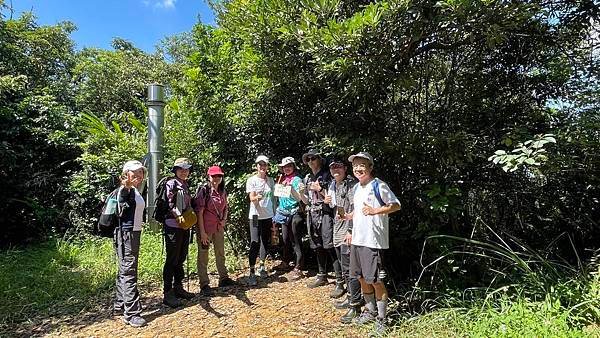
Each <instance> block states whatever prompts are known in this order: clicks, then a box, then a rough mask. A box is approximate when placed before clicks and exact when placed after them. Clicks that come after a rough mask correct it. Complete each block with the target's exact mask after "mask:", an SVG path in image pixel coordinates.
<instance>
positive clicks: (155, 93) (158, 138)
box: [146, 83, 165, 231]
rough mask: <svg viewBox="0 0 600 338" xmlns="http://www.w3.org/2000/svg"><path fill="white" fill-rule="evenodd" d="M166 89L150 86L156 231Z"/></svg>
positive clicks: (150, 178) (150, 148)
mask: <svg viewBox="0 0 600 338" xmlns="http://www.w3.org/2000/svg"><path fill="white" fill-rule="evenodd" d="M164 100H165V87H164V86H163V85H160V84H156V83H153V84H151V85H148V102H147V105H148V153H149V154H150V165H149V166H148V198H147V199H146V203H147V207H148V209H147V210H148V220H149V221H150V227H151V228H152V230H154V231H158V230H160V224H159V223H158V222H157V221H156V220H155V219H153V218H152V215H153V214H154V200H155V197H156V185H157V184H158V182H159V181H160V173H161V171H162V168H163V160H164V155H163V144H164V141H163V132H162V127H163V125H164V121H165V115H164V108H165V101H164Z"/></svg>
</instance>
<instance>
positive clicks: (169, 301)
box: [163, 289, 183, 309]
mask: <svg viewBox="0 0 600 338" xmlns="http://www.w3.org/2000/svg"><path fill="white" fill-rule="evenodd" d="M163 304H165V305H167V306H168V307H170V308H173V309H174V308H176V307H180V306H182V305H183V303H182V302H181V301H180V300H179V299H177V297H176V296H175V291H174V290H173V289H171V290H169V291H167V293H165V295H164V297H163Z"/></svg>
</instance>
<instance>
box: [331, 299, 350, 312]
mask: <svg viewBox="0 0 600 338" xmlns="http://www.w3.org/2000/svg"><path fill="white" fill-rule="evenodd" d="M333 307H335V308H336V309H338V310H341V309H347V308H349V307H350V301H349V300H348V297H346V299H344V300H343V301H341V302H335V303H334V304H333Z"/></svg>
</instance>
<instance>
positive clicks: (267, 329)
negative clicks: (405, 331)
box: [50, 273, 362, 337]
mask: <svg viewBox="0 0 600 338" xmlns="http://www.w3.org/2000/svg"><path fill="white" fill-rule="evenodd" d="M234 277H235V278H234V279H238V280H239V282H240V285H239V286H234V287H230V288H224V289H221V288H220V289H214V290H215V291H216V292H215V295H214V296H212V297H210V298H205V297H201V296H196V298H194V299H192V300H190V301H186V302H185V305H184V307H182V308H179V309H175V310H173V309H170V308H167V307H166V306H164V305H162V292H161V290H160V289H158V286H156V287H155V288H154V289H152V290H142V301H143V305H144V313H143V315H144V317H145V318H146V319H147V320H148V325H147V326H145V327H143V328H132V327H130V326H128V325H125V324H123V323H122V322H121V316H109V315H100V314H97V316H95V317H96V321H88V322H87V323H79V324H75V323H64V324H62V325H61V326H60V327H59V329H57V330H54V331H53V332H51V333H50V336H69V337H73V336H76V337H129V336H142V337H157V336H158V337H173V336H179V337H198V336H202V337H281V336H285V337H291V336H300V337H306V336H315V337H332V336H336V337H339V336H349V337H358V336H362V334H361V333H360V331H359V330H358V328H356V327H353V326H348V325H343V324H341V323H340V321H339V318H340V316H342V315H343V314H344V310H336V309H335V308H334V307H333V301H332V300H331V299H330V298H329V292H330V291H331V290H332V289H333V284H330V285H328V286H324V287H320V288H316V289H308V288H307V287H306V282H307V281H308V279H307V278H304V279H301V280H298V281H293V282H289V281H287V279H286V278H285V275H278V274H276V273H273V274H272V275H271V276H270V277H269V278H267V279H265V280H260V279H259V285H258V286H256V287H252V288H251V287H247V286H245V284H244V283H245V280H246V278H245V277H244V276H243V275H238V276H234ZM215 278H216V277H215V276H211V285H213V286H215V285H216V284H217V281H216V279H215ZM190 290H191V291H197V290H198V285H197V283H190ZM105 308H106V306H105ZM102 311H106V312H105V313H107V314H110V309H103V310H102ZM89 315H90V314H88V316H89Z"/></svg>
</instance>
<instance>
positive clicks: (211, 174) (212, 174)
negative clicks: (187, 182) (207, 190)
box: [207, 170, 225, 176]
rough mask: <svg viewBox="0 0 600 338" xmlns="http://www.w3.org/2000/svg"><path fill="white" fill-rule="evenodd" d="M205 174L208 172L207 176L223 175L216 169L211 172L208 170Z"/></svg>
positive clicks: (223, 174)
mask: <svg viewBox="0 0 600 338" xmlns="http://www.w3.org/2000/svg"><path fill="white" fill-rule="evenodd" d="M207 174H208V176H214V175H222V176H225V173H224V172H223V171H222V170H217V171H212V172H211V171H209V172H208V173H207Z"/></svg>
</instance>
